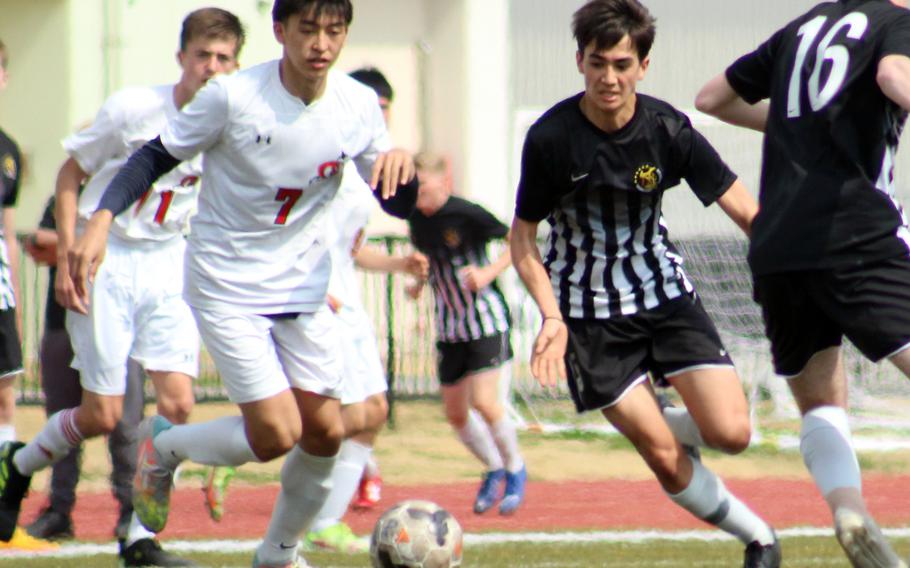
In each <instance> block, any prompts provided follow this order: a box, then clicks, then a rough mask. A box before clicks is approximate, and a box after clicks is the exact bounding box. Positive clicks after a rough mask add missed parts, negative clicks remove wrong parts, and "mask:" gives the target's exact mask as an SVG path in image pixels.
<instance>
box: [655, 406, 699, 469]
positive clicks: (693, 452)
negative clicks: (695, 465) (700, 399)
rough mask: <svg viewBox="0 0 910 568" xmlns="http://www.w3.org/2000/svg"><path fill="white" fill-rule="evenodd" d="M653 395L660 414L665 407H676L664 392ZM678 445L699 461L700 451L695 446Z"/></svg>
mask: <svg viewBox="0 0 910 568" xmlns="http://www.w3.org/2000/svg"><path fill="white" fill-rule="evenodd" d="M654 396H655V397H656V398H657V405H658V406H659V407H660V413H661V414H663V412H664V409H665V408H676V405H675V404H673V403H672V402H670V398H669V397H668V396H667V395H665V394H664V393H654ZM680 445H681V446H682V448H683V450H685V452H686V454H688V455H689V457H690V458H692V459H693V460H695V461H701V451H700V450H699V449H698V448H697V447H696V446H690V445H688V444H682V443H680Z"/></svg>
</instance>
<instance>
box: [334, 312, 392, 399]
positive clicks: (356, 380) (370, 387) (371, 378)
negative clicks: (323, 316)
mask: <svg viewBox="0 0 910 568" xmlns="http://www.w3.org/2000/svg"><path fill="white" fill-rule="evenodd" d="M342 309H344V308H342ZM338 320H339V326H338V327H339V329H340V330H341V333H340V334H339V335H340V337H341V356H342V357H343V364H342V367H343V370H344V381H343V384H342V390H341V404H354V403H357V402H363V401H365V400H366V399H367V398H369V397H371V396H373V395H374V394H379V393H381V392H385V391H387V390H388V388H389V387H388V383H387V382H386V378H385V371H383V368H382V360H381V359H380V357H379V349H378V348H377V347H376V336H375V335H374V334H373V328H372V324H371V323H370V321H369V319H368V318H367V317H366V314H363V315H362V317H356V318H355V319H351V318H349V317H339V318H338Z"/></svg>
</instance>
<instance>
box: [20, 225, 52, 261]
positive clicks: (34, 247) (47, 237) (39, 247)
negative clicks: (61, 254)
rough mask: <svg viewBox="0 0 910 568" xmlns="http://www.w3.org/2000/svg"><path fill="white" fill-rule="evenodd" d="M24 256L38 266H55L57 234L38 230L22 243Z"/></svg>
mask: <svg viewBox="0 0 910 568" xmlns="http://www.w3.org/2000/svg"><path fill="white" fill-rule="evenodd" d="M22 248H23V249H24V250H25V254H27V255H28V256H30V257H31V259H32V260H34V261H35V262H36V263H38V264H46V265H47V266H55V265H56V264H57V233H55V232H54V231H49V230H47V229H39V230H38V231H36V232H34V233H31V234H30V235H28V236H27V237H26V238H25V239H24V240H23V241H22Z"/></svg>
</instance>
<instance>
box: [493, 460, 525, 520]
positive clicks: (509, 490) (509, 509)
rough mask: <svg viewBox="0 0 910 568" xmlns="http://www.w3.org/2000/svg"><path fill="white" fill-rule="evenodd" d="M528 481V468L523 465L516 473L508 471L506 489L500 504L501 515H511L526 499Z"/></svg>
mask: <svg viewBox="0 0 910 568" xmlns="http://www.w3.org/2000/svg"><path fill="white" fill-rule="evenodd" d="M527 482H528V468H527V467H525V466H521V469H520V470H518V471H517V472H515V473H510V472H508V471H507V472H506V490H505V492H504V493H503V495H502V503H500V504H499V514H500V515H511V514H513V513H514V512H515V511H516V510H518V507H520V506H521V504H522V502H523V501H524V500H525V485H527Z"/></svg>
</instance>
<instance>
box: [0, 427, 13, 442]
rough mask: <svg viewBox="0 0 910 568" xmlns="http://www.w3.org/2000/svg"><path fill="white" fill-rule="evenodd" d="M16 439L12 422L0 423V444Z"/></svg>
mask: <svg viewBox="0 0 910 568" xmlns="http://www.w3.org/2000/svg"><path fill="white" fill-rule="evenodd" d="M15 441H16V427H15V426H14V425H12V424H2V425H0V444H2V443H3V442H15Z"/></svg>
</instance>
